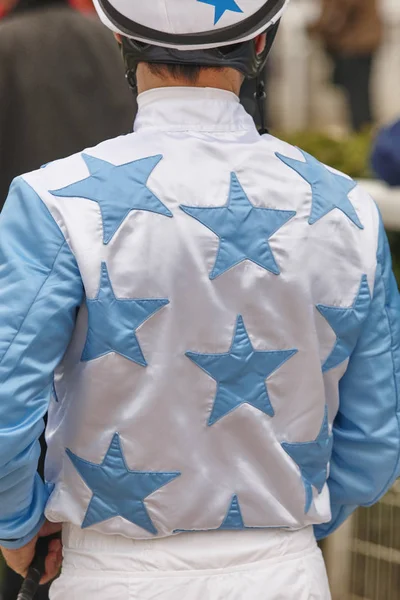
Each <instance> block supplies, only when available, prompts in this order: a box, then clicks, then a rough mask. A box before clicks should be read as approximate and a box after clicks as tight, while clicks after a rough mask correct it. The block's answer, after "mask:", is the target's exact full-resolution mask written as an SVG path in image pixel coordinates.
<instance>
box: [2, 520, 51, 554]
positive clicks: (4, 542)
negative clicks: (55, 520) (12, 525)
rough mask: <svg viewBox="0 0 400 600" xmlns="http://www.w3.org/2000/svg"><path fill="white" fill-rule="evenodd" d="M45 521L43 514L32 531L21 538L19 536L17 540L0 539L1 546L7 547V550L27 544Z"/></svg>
mask: <svg viewBox="0 0 400 600" xmlns="http://www.w3.org/2000/svg"><path fill="white" fill-rule="evenodd" d="M45 521H46V519H45V516H44V515H43V516H42V518H41V519H40V521H39V522H38V523H37V524H36V525H35V527H34V528H33V529H32V531H31V532H30V533H28V535H26V536H25V537H23V538H20V539H19V540H0V546H2V547H3V548H7V549H8V550H18V549H19V548H22V547H23V546H26V544H29V542H31V541H32V540H33V538H34V537H35V536H36V535H37V534H38V533H39V531H40V529H41V527H42V525H44V523H45Z"/></svg>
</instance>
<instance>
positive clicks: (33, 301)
mask: <svg viewBox="0 0 400 600" xmlns="http://www.w3.org/2000/svg"><path fill="white" fill-rule="evenodd" d="M43 204H44V203H43ZM53 220H54V219H53ZM66 243H67V241H66V239H65V238H64V241H63V242H62V243H61V245H60V247H59V249H58V251H57V254H56V256H55V258H54V260H53V263H52V265H51V268H50V271H49V273H48V275H47V277H46V279H45V280H44V281H43V283H42V285H41V286H40V288H39V289H38V291H37V293H36V294H35V297H34V298H33V300H32V302H31V303H30V305H29V308H28V310H27V312H26V315H25V317H24V319H23V321H22V323H21V325H20V326H19V327H18V329H17V331H16V332H15V335H14V336H13V338H12V340H10V343H9V345H8V348H7V350H6V351H5V352H4V354H3V356H2V357H1V358H0V365H1V364H2V363H3V361H4V359H5V357H6V356H7V354H8V352H9V350H10V348H11V346H12V345H13V343H14V342H15V340H16V338H17V336H18V334H19V333H20V331H21V329H22V328H23V326H24V324H25V321H26V319H27V318H28V316H29V313H30V312H31V309H32V307H33V305H34V304H35V302H36V300H37V297H38V296H39V294H40V292H41V291H42V289H43V287H44V286H45V285H46V283H47V281H48V279H49V277H50V275H51V274H52V273H53V270H54V265H55V264H56V261H57V259H58V257H59V255H60V252H61V250H62V249H63V247H64V246H65V244H66Z"/></svg>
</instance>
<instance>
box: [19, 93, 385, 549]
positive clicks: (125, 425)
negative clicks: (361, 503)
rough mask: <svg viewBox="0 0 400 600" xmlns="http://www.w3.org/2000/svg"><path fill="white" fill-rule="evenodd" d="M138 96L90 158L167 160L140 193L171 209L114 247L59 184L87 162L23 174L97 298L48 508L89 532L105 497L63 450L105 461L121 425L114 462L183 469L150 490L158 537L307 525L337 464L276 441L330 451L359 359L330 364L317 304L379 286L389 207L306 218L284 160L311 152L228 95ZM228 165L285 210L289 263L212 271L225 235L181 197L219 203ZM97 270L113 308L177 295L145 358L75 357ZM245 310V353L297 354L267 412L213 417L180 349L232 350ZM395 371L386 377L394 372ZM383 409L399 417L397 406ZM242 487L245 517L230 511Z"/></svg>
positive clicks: (72, 363)
mask: <svg viewBox="0 0 400 600" xmlns="http://www.w3.org/2000/svg"><path fill="white" fill-rule="evenodd" d="M139 105H140V110H139V115H138V117H137V121H136V124H135V132H134V133H132V134H129V135H127V136H125V137H120V138H117V139H114V140H110V141H107V142H104V143H103V144H100V145H99V146H97V147H96V148H92V149H88V150H86V151H85V155H89V156H90V157H94V158H95V159H97V160H99V161H105V162H108V163H112V164H113V165H124V164H127V163H133V162H134V161H139V160H142V159H145V158H148V157H154V156H162V160H160V161H159V162H158V164H157V165H156V167H155V168H154V169H153V170H152V171H151V173H150V175H149V178H148V181H147V184H146V185H147V188H148V189H149V190H150V191H151V193H152V194H153V195H154V196H155V197H156V198H158V199H159V200H160V202H161V203H162V204H163V205H164V206H165V207H166V208H167V209H168V211H170V212H171V214H172V218H169V217H168V216H166V214H161V213H160V212H158V213H157V212H154V211H153V212H152V211H150V210H132V211H131V212H129V213H128V214H127V216H126V217H125V218H124V219H123V220H122V221H121V225H120V226H119V228H118V229H117V230H116V232H115V234H114V235H113V237H112V238H111V239H110V240H109V241H108V243H104V241H103V219H104V218H105V216H104V211H103V214H102V211H101V207H100V205H99V203H98V202H97V201H93V199H90V198H83V197H78V196H76V197H72V196H71V195H70V196H69V197H67V196H64V197H63V196H62V193H61V192H57V194H55V193H52V192H53V191H54V190H61V189H67V188H68V186H71V185H73V184H76V182H79V181H82V180H85V179H87V178H88V177H90V176H91V175H90V170H89V169H88V166H87V164H86V163H87V161H86V162H85V160H84V159H83V157H82V155H81V154H77V155H74V156H72V157H70V158H67V159H65V160H62V161H57V162H55V163H52V164H50V165H48V166H47V167H46V168H45V169H43V170H41V171H40V172H35V173H32V174H29V175H26V176H25V178H26V181H27V182H28V183H29V185H30V186H31V187H32V188H33V189H34V190H35V191H36V192H37V193H38V194H39V195H40V197H41V198H42V200H43V202H44V203H45V204H46V206H47V207H48V209H49V211H50V213H51V214H52V216H53V218H54V220H55V222H56V223H57V224H58V226H59V227H60V229H61V231H62V233H63V234H64V236H65V239H66V241H67V243H68V245H69V247H70V249H71V252H72V253H73V255H74V257H75V258H76V261H77V264H78V267H79V271H80V274H81V277H82V280H83V284H84V287H85V292H86V297H87V304H86V305H84V306H82V308H81V310H80V311H79V314H78V319H77V324H76V327H75V331H74V335H73V337H72V341H71V343H70V345H69V348H68V351H67V353H66V355H65V357H64V359H63V361H62V363H61V365H60V366H59V368H58V369H57V371H56V376H55V389H56V393H57V401H56V400H55V399H53V400H52V401H51V404H50V409H49V424H48V428H47V441H48V456H47V463H46V478H47V480H48V481H49V483H50V484H51V486H52V487H54V489H53V492H52V494H51V496H50V499H49V502H48V504H47V508H46V515H47V517H48V518H49V519H50V520H52V521H63V522H68V523H71V524H73V525H75V526H81V525H82V523H83V522H84V520H85V515H87V511H88V510H89V508H88V507H90V503H91V501H92V499H93V493H94V492H93V489H92V488H91V487H90V486H89V485H88V480H85V478H84V477H82V476H81V475H82V472H81V473H79V472H78V470H77V468H76V466H74V464H73V463H72V461H71V460H70V458H69V457H68V454H67V452H66V449H68V451H69V452H70V453H73V454H74V455H75V456H77V457H79V459H81V460H83V461H86V462H87V463H92V464H93V465H101V464H102V462H103V461H105V460H106V459H107V456H108V452H111V446H110V444H111V442H112V440H113V439H116V438H115V435H116V434H118V435H119V441H120V450H121V453H120V454H118V458H117V459H116V460H117V461H119V462H116V463H115V464H118V465H122V464H123V462H122V461H123V460H124V461H125V465H126V468H127V470H130V471H135V472H141V473H174V474H177V473H179V474H180V476H179V477H178V476H176V477H174V478H173V480H172V479H171V481H169V483H168V484H167V485H164V486H163V487H159V489H157V490H155V491H154V492H153V493H151V494H150V495H148V496H147V497H146V498H145V500H144V504H145V508H146V510H147V513H148V516H149V517H150V519H151V521H152V523H153V524H154V526H155V528H156V530H157V535H158V536H159V537H164V536H170V535H172V534H174V533H176V532H178V531H186V530H189V531H193V530H210V529H218V528H220V527H221V526H222V525H223V524H224V522H226V519H228V521H230V522H232V523H234V525H235V527H236V528H289V529H301V528H304V527H307V526H309V525H316V524H321V523H325V522H328V521H329V520H330V518H331V512H330V498H329V490H328V486H327V485H326V484H325V485H324V483H323V481H322V483H321V481H320V475H321V469H322V472H325V475H326V477H327V476H328V473H329V465H328V463H329V459H330V456H329V455H327V458H326V460H325V465H323V466H322V467H318V469H319V470H318V483H316V481H317V478H315V480H314V479H313V469H315V468H316V466H315V465H313V464H311V465H310V464H308V463H307V460H308V459H307V457H305V459H304V460H305V463H303V464H302V465H300V467H299V464H298V463H296V461H295V460H294V459H293V456H294V455H295V454H296V453H295V452H292V454H293V456H291V455H290V454H289V453H288V452H286V451H285V449H284V447H283V446H282V444H289V445H290V444H292V445H296V444H297V446H292V447H294V448H295V450H296V449H299V448H300V449H301V450H303V449H304V447H300V446H298V445H299V444H305V443H307V444H311V446H307V448H310V451H312V452H316V449H318V444H319V443H320V441H319V440H320V439H321V440H322V441H321V446H320V447H321V448H322V447H323V448H324V450H323V451H324V452H325V451H326V450H327V452H329V445H326V444H325V442H326V443H328V442H329V439H330V436H332V426H333V422H334V420H335V417H336V415H337V413H338V410H339V402H340V398H339V381H340V380H341V378H342V376H343V375H344V373H345V372H346V368H347V365H348V358H347V359H346V358H344V359H342V361H341V362H340V364H338V365H336V366H335V368H332V369H330V370H328V371H327V372H323V370H322V365H323V364H324V362H325V361H326V359H327V357H328V356H329V355H330V354H331V353H332V351H333V349H334V348H335V344H337V341H338V340H337V337H336V335H335V331H334V330H333V329H332V327H331V326H330V325H329V323H328V322H327V320H326V319H325V318H324V316H323V315H322V314H321V313H320V312H319V311H318V309H317V306H318V305H325V306H329V307H342V308H346V309H347V310H351V307H352V306H353V303H354V302H355V299H356V298H357V293H358V291H359V288H360V282H361V280H362V277H363V276H365V281H366V282H367V283H368V287H369V292H370V295H371V297H372V296H373V293H374V281H375V275H376V268H377V259H376V253H377V246H378V231H379V215H378V211H377V209H376V207H375V205H374V203H373V202H372V201H371V200H370V198H369V197H368V196H367V195H366V194H365V193H364V192H363V190H362V189H361V188H360V187H358V186H357V187H355V188H354V189H353V190H352V191H351V192H350V193H349V196H348V198H349V199H350V201H351V205H352V207H353V208H354V210H355V211H356V213H357V215H358V218H359V220H360V223H361V224H362V227H363V229H361V228H360V227H358V226H357V225H356V224H355V223H354V222H353V221H352V220H351V219H350V218H348V215H346V214H345V213H344V212H343V211H342V210H339V209H337V208H336V209H331V210H330V211H328V212H327V213H326V214H325V215H324V216H323V218H319V220H318V221H317V222H315V223H314V224H312V225H311V224H310V222H309V219H310V214H311V210H312V203H313V195H312V188H311V187H310V184H309V183H308V182H307V181H306V180H305V179H304V178H302V177H300V176H299V175H298V173H296V172H295V171H294V170H293V169H291V168H290V167H288V165H287V164H284V163H283V162H282V160H281V159H280V158H279V156H277V154H279V155H283V156H285V157H287V158H289V159H294V160H297V161H304V155H303V154H302V153H301V152H300V151H299V150H298V149H296V148H293V147H291V146H289V145H287V144H286V143H284V142H282V141H279V140H277V139H275V138H273V137H271V136H268V135H267V136H262V137H260V136H259V134H258V133H257V131H256V129H255V126H254V123H253V121H252V119H251V118H250V117H249V116H248V115H247V114H246V112H245V111H244V109H243V108H242V107H241V106H240V104H239V102H238V99H237V98H236V96H234V95H233V94H230V93H229V92H223V91H216V90H207V89H205V90H202V89H184V90H182V89H180V88H175V89H166V90H155V91H151V92H146V93H145V94H143V95H142V96H141V97H140V98H139ZM320 168H321V169H325V167H323V166H321V167H320ZM321 172H322V171H321ZM232 173H234V174H235V177H236V178H237V180H238V181H239V182H240V186H241V188H242V190H243V191H244V193H245V195H246V197H247V200H248V202H249V203H250V204H251V205H252V206H253V207H256V208H259V209H269V210H271V212H272V211H288V214H289V213H290V215H291V218H290V220H288V219H284V222H282V223H281V224H280V227H279V229H276V231H275V232H272V233H271V232H269V234H268V235H269V238H268V244H269V252H271V253H272V255H273V257H274V260H275V262H276V264H277V265H278V267H279V273H278V272H277V271H276V269H275V272H273V271H272V270H269V269H268V268H267V267H265V265H264V266H263V265H262V264H257V263H256V262H255V261H253V260H246V259H244V260H241V261H239V262H234V264H232V266H229V265H228V267H229V268H227V269H225V270H224V271H223V272H221V273H218V276H217V277H215V278H211V277H210V274H211V273H212V271H213V267H214V265H215V261H216V256H217V254H218V250H219V247H220V244H221V242H222V241H223V239H222V238H221V237H219V236H218V235H216V234H215V232H213V231H212V230H211V229H210V228H208V227H207V226H205V225H204V223H202V222H200V221H199V220H198V219H195V218H193V217H192V216H191V215H189V214H187V211H185V210H182V208H181V206H186V207H187V206H189V207H203V208H206V207H214V208H221V207H226V206H227V204H228V202H229V198H230V190H231V182H232ZM330 173H334V172H333V171H330ZM335 174H337V173H336V172H335ZM337 175H338V174H337ZM117 192H118V190H117V189H116V192H115V195H114V196H112V195H111V196H110V198H109V203H110V204H111V205H112V203H113V202H115V203H116V204H117V203H118V201H119V196H118V193H119V192H118V193H117ZM96 193H97V192H96ZM241 198H242V200H243V198H244V197H243V196H241ZM243 202H244V200H243ZM260 214H261V213H260ZM263 214H265V213H263ZM224 235H225V234H224ZM226 235H228V236H229V235H230V233H229V232H228V233H227V234H226ZM248 235H249V236H250V237H249V239H248V243H249V244H250V243H251V235H250V234H248ZM103 263H106V265H107V269H108V275H109V279H110V281H111V283H112V290H113V294H114V296H115V298H116V299H117V300H118V301H120V300H126V301H132V299H143V298H146V299H167V300H168V305H165V306H164V307H163V308H162V309H161V310H159V311H158V312H156V313H155V314H153V315H152V316H151V318H148V319H147V320H145V321H144V322H143V323H142V324H141V325H140V326H139V327H138V329H137V331H136V332H135V335H136V338H137V340H138V343H139V345H140V348H141V351H142V353H143V356H144V357H145V359H146V363H147V366H143V364H137V363H135V362H132V360H129V358H127V357H126V356H122V355H121V354H118V353H116V352H113V351H110V352H109V353H104V354H103V355H101V356H98V357H96V358H93V357H92V359H91V360H88V361H84V362H82V361H81V357H82V354H83V350H84V348H85V344H86V340H87V328H88V309H89V310H91V303H92V302H93V301H95V300H96V299H98V298H99V293H100V291H101V277H102V275H101V274H102V264H103ZM224 265H225V266H227V265H226V264H225V263H224ZM239 317H241V318H242V321H243V323H244V326H245V331H246V334H247V338H246V339H245V337H243V336H244V333H243V330H242V339H243V340H245V341H244V343H245V347H246V348H248V349H249V348H252V350H253V351H254V352H255V353H256V354H257V353H260V354H259V355H258V354H257V355H258V356H261V354H262V353H264V354H263V356H266V358H268V360H269V355H268V356H267V354H266V353H274V352H277V351H279V352H289V353H290V358H289V359H288V360H286V362H282V364H280V365H279V368H276V369H275V370H272V371H271V373H270V374H269V375H268V377H267V380H266V389H267V392H268V398H269V401H270V403H271V407H272V409H273V412H271V411H270V412H269V414H268V413H267V412H266V411H263V410H260V408H259V407H258V406H257V404H256V402H252V401H251V402H250V401H248V400H246V397H245V398H244V402H243V403H240V405H238V406H235V407H231V408H233V409H232V410H230V411H225V413H224V414H223V415H222V418H219V419H218V420H217V421H216V422H213V423H211V424H210V422H209V420H210V415H211V413H212V410H213V406H214V403H215V401H216V394H217V393H218V388H219V386H220V385H222V384H221V383H220V384H218V375H215V377H214V378H213V376H210V375H209V374H207V373H206V372H205V370H204V369H203V370H202V369H201V368H199V365H198V364H195V362H194V361H193V360H190V358H189V357H188V355H187V353H192V354H193V355H194V354H196V356H200V355H208V356H211V355H212V356H215V355H224V354H225V355H226V354H227V353H228V354H229V352H231V353H233V349H234V348H235V335H236V334H238V329H237V327H238V323H239ZM360 329H361V323H360ZM235 331H236V334H235ZM132 335H133V331H132ZM238 335H239V334H238ZM242 348H243V346H242ZM352 350H353V349H352V348H351V349H349V352H348V355H349V356H350V353H351V351H352ZM235 351H236V350H235ZM295 351H296V352H295ZM388 351H390V349H389V350H388ZM238 352H239V354H240V351H239V350H238ZM235 356H236V355H235ZM389 379H390V385H392V383H391V382H392V377H391V376H390V374H389V375H388V381H389ZM388 385H389V383H388ZM389 396H390V394H388V398H389ZM388 402H389V404H390V406H389V408H388V410H389V412H390V411H392V412H391V413H390V414H392V413H393V415H392V417H391V421H390V422H391V426H392V425H393V423H396V416H395V407H396V402H397V399H396V398H392V399H389V400H388ZM325 414H326V415H327V422H326V427H324V426H323V422H324V415H325ZM393 427H394V425H393ZM323 434H324V435H325V438H324V439H322V438H323ZM324 444H325V445H324ZM115 452H117V450H115ZM121 457H123V458H121ZM299 460H300V459H299ZM306 463H307V464H306ZM107 464H108V463H107ZM310 469H311V474H310ZM110 485H111V484H110ZM372 485H373V484H372ZM103 489H104V488H103ZM138 493H139V492H138ZM310 494H311V496H310ZM344 496H345V494H344ZM235 497H236V498H238V503H239V505H240V510H236V512H235V514H231V512H230V510H231V509H232V507H233V506H234V499H235ZM307 498H308V500H307V501H306V499H307ZM342 500H343V499H342ZM141 501H142V500H140V498H139V500H138V502H141ZM343 501H344V500H343ZM140 506H141V510H142V508H143V507H142V505H140ZM108 508H109V507H108ZM100 512H101V511H100ZM111 513H112V511H111ZM102 514H103V515H105V514H108V516H109V518H105V519H104V520H103V521H101V522H97V523H95V524H93V525H92V527H91V528H92V529H93V530H95V531H98V532H101V533H104V534H112V535H115V534H119V535H123V536H127V537H130V538H135V539H148V538H152V537H153V536H154V531H153V532H151V531H150V529H145V528H143V527H142V526H140V525H138V522H137V521H136V522H135V520H134V519H133V520H128V519H127V518H124V517H123V516H121V514H119V515H118V510H117V509H115V510H114V513H112V515H113V516H111V517H110V512H109V511H108V512H107V511H103V513H102ZM140 522H141V521H140Z"/></svg>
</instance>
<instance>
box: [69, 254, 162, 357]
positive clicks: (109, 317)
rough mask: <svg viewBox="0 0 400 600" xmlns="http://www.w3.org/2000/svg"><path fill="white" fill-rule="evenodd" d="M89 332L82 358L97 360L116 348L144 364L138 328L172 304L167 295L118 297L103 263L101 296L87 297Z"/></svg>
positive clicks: (123, 354) (117, 350) (118, 352)
mask: <svg viewBox="0 0 400 600" xmlns="http://www.w3.org/2000/svg"><path fill="white" fill-rule="evenodd" d="M86 303H87V308H88V333H87V338H86V344H85V347H84V349H83V354H82V359H81V360H82V361H89V360H94V359H95V358H99V357H100V356H105V355H106V354H110V353H111V352H116V353H117V354H120V355H121V356H124V357H125V358H127V359H128V360H131V361H132V362H134V363H137V364H138V365H141V366H143V367H145V366H147V362H146V360H145V358H144V356H143V353H142V350H141V348H140V345H139V342H138V339H137V337H136V331H137V329H138V328H139V327H140V325H142V323H144V322H145V321H147V319H149V318H150V317H151V316H152V315H154V313H155V312H157V311H158V310H160V309H161V308H162V307H163V306H166V305H167V304H169V300H167V299H163V298H162V299H148V298H145V299H139V300H136V299H131V298H116V296H115V294H114V290H113V287H112V285H111V281H110V277H109V275H108V271H107V266H106V264H105V263H102V265H101V279H100V289H99V292H98V294H97V297H96V298H94V299H87V300H86Z"/></svg>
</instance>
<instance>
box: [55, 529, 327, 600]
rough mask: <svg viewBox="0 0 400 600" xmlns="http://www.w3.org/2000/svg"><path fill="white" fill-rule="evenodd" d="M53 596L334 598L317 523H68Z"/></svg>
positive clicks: (101, 599) (74, 599)
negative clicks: (174, 530) (169, 532)
mask: <svg viewBox="0 0 400 600" xmlns="http://www.w3.org/2000/svg"><path fill="white" fill-rule="evenodd" d="M63 544H64V562H63V568H62V573H61V576H60V578H59V579H58V580H57V581H56V582H55V583H54V584H53V586H52V588H51V592H50V598H51V600H330V598H331V595H330V592H329V585H328V580H327V575H326V569H325V564H324V561H323V558H322V555H321V552H320V550H319V548H318V547H317V545H316V542H315V538H314V535H313V530H312V528H311V527H308V528H306V529H303V530H300V531H296V532H289V531H286V530H282V529H279V530H273V529H270V530H245V531H237V532H236V531H210V532H202V533H183V534H180V535H177V536H174V537H169V538H162V539H155V540H148V541H138V540H131V539H128V538H124V537H122V536H105V535H102V534H98V533H96V532H93V531H82V530H81V529H79V528H77V527H74V526H71V525H65V526H64V530H63Z"/></svg>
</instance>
